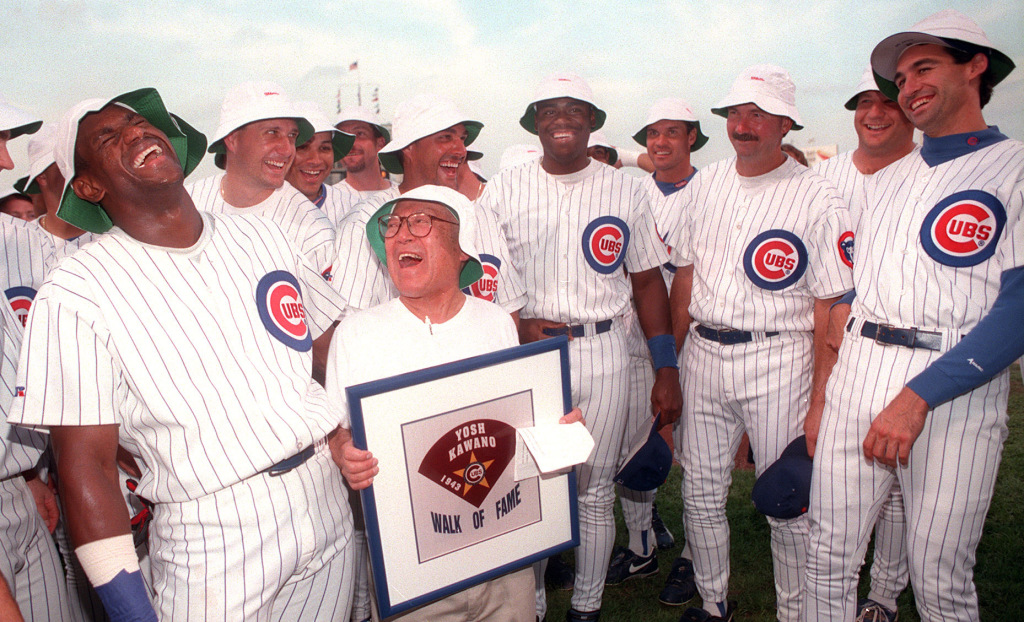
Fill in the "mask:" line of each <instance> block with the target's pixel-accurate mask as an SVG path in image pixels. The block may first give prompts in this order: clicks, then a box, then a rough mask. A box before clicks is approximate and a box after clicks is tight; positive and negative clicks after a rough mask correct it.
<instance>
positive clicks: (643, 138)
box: [633, 119, 708, 153]
mask: <svg viewBox="0 0 1024 622" xmlns="http://www.w3.org/2000/svg"><path fill="white" fill-rule="evenodd" d="M669 120H670V121H675V120H677V119H669ZM678 121H682V122H683V123H692V124H693V125H694V127H695V128H696V129H697V138H696V140H694V141H693V145H692V146H691V147H690V153H693V152H694V151H697V150H698V149H700V148H701V147H703V146H704V145H706V144H708V137H707V136H705V135H704V132H702V131H700V121H684V120H682V119H678ZM647 127H648V126H647V125H645V126H643V128H641V130H640V131H639V132H637V133H636V134H633V140H635V141H636V142H638V143H640V144H641V145H643V146H644V147H646V146H647Z"/></svg>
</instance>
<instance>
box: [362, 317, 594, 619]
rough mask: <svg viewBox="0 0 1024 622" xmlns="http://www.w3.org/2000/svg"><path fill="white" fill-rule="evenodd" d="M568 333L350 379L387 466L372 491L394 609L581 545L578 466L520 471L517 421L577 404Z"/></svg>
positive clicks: (385, 590) (380, 573) (384, 598)
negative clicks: (384, 375)
mask: <svg viewBox="0 0 1024 622" xmlns="http://www.w3.org/2000/svg"><path fill="white" fill-rule="evenodd" d="M567 343H568V342H567V341H566V339H565V338H564V337H561V338H555V339H546V340H543V341H540V342H537V343H532V344H528V345H525V346H518V347H515V348H509V349H507V350H501V351H499V352H494V353H491V354H486V355H483V356H478V357H474V358H470V359H466V360H463V361H457V362H454V363H449V364H447V365H440V366H437V367H431V368H428V369H424V370H420V371H415V372H411V373H407V374H401V375H399V376H394V377H391V378H385V379H383V380H377V381H374V382H368V383H365V384H361V385H356V386H353V387H348V388H347V389H346V392H347V394H348V400H349V407H350V412H351V418H352V436H353V441H354V443H355V445H356V446H357V447H359V448H362V449H369V450H370V451H371V452H373V454H374V456H375V457H376V458H377V460H378V463H379V467H380V472H379V474H378V475H377V476H376V477H375V478H374V483H373V485H372V486H371V487H370V488H368V489H366V490H363V491H361V495H362V502H363V514H364V519H365V522H366V532H367V541H368V543H369V547H370V561H371V567H372V570H373V578H374V596H375V598H376V600H377V606H378V608H379V610H380V613H381V615H382V616H383V617H388V616H391V615H394V614H396V613H401V612H403V611H407V610H409V609H412V608H414V607H417V606H419V605H422V604H425V603H427V602H430V601H432V600H436V599H438V598H442V597H444V596H447V595H448V594H452V593H454V592H457V591H460V590H462V589H465V588H466V587H468V586H470V585H474V584H476V583H480V582H483V581H486V580H488V579H491V578H493V577H496V576H499V575H501V574H504V573H506V572H510V571H512V570H515V569H517V568H521V567H523V566H526V565H528V564H531V563H533V562H534V561H537V560H540V559H543V558H546V557H548V556H550V555H552V554H554V553H556V552H558V551H562V550H565V549H568V548H572V547H574V546H577V545H578V544H579V526H578V519H577V515H576V480H575V475H574V474H573V473H572V472H568V473H560V474H553V475H537V476H532V477H523V476H520V477H522V479H517V474H516V471H517V470H516V468H515V461H516V459H517V434H518V432H517V431H518V430H520V429H524V428H534V427H539V426H545V425H557V423H558V419H559V418H560V417H561V416H562V415H564V414H565V413H567V412H569V410H570V408H571V403H570V400H569V377H568V371H569V366H568V347H567ZM520 444H521V443H520ZM520 449H522V447H520ZM520 455H522V452H520Z"/></svg>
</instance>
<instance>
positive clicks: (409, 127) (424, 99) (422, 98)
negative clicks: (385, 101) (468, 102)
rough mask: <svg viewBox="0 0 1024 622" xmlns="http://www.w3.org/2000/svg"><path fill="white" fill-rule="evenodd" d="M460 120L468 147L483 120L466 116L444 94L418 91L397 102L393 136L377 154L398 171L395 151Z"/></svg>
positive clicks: (400, 171) (400, 168)
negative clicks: (420, 92) (416, 93)
mask: <svg viewBox="0 0 1024 622" xmlns="http://www.w3.org/2000/svg"><path fill="white" fill-rule="evenodd" d="M460 123H461V124H462V125H463V126H465V128H466V146H467V147H469V146H470V145H471V144H473V141H474V140H476V137H477V136H478V135H479V134H480V129H481V128H483V126H484V124H483V123H480V122H479V121H473V120H471V119H467V118H466V115H464V114H462V112H461V111H460V110H459V109H458V108H456V107H455V104H453V103H452V102H450V101H448V100H447V99H445V98H443V97H438V96H437V95H430V94H426V93H423V94H420V95H417V96H415V97H413V98H412V99H409V100H406V101H404V102H402V103H401V104H399V105H398V108H397V109H396V110H395V120H394V123H393V124H392V128H391V129H392V130H393V131H394V134H393V138H392V139H391V141H390V142H389V143H388V144H386V145H384V148H383V149H381V150H380V151H379V152H378V153H377V158H378V159H379V160H380V163H381V164H382V165H384V168H385V169H387V171H388V172H390V173H395V174H401V173H402V172H403V169H402V161H401V158H399V157H398V153H399V152H400V151H401V150H402V149H405V148H406V147H408V146H409V145H411V144H413V143H414V142H416V141H417V140H419V139H421V138H426V137H427V136H430V135H431V134H436V133H438V132H440V131H442V130H446V129H448V128H450V127H452V126H453V125H458V124H460Z"/></svg>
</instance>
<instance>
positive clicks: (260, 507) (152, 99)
mask: <svg viewBox="0 0 1024 622" xmlns="http://www.w3.org/2000/svg"><path fill="white" fill-rule="evenodd" d="M136 111H139V112H136ZM204 147H205V138H204V137H203V135H202V134H200V133H199V132H197V131H195V130H194V129H192V128H191V127H190V126H188V125H187V124H186V123H184V122H183V121H181V120H180V119H177V118H176V117H173V116H172V115H170V114H168V113H167V112H166V109H165V108H164V106H163V102H162V100H161V99H160V96H159V95H158V94H157V93H156V91H155V90H153V89H141V90H138V91H133V92H131V93H126V94H124V95H121V96H118V97H117V98H115V99H113V100H102V99H97V100H86V101H84V102H81V103H80V104H78V105H76V106H75V107H73V108H72V109H71V110H70V111H69V112H68V113H67V114H66V115H65V116H64V118H63V119H62V121H61V122H60V125H59V126H58V143H57V148H56V149H55V156H56V160H57V164H58V166H59V167H60V169H61V173H62V174H63V176H64V178H65V179H66V180H67V187H66V188H65V190H64V193H63V198H62V200H61V206H60V209H59V210H58V215H59V216H60V217H61V218H62V219H64V220H66V221H68V222H70V223H71V224H73V225H75V226H77V227H79V228H81V229H84V230H87V231H93V232H95V233H100V232H104V231H108V233H106V234H105V235H101V236H98V237H97V239H96V240H95V242H94V243H93V244H90V245H88V246H87V247H85V248H82V249H80V250H79V252H77V253H75V254H74V255H73V256H71V257H67V258H65V259H64V261H63V262H61V263H60V265H59V266H57V267H56V268H55V269H54V270H53V272H52V273H51V275H50V277H49V279H48V281H47V283H46V284H45V285H44V286H43V287H42V288H41V290H40V292H39V295H38V296H37V297H36V300H35V302H34V304H33V307H32V311H31V312H30V317H29V322H28V326H27V327H26V333H25V342H24V346H25V347H24V348H22V351H21V360H20V362H19V376H18V380H17V383H18V387H17V389H16V396H15V402H14V404H13V406H12V409H11V410H12V412H11V415H10V417H9V419H10V421H12V422H14V423H18V424H20V425H23V426H32V427H39V426H42V427H47V428H49V430H50V436H51V439H52V442H53V446H54V450H55V453H56V456H57V466H58V471H59V474H60V491H61V494H62V496H63V499H64V503H65V507H66V509H67V515H68V525H69V526H70V529H71V536H72V540H73V541H74V542H75V544H76V545H77V548H76V550H75V553H76V555H77V557H78V559H79V560H80V562H81V564H82V567H83V568H84V569H85V572H86V574H87V575H88V577H89V580H90V581H91V582H92V583H93V585H94V586H95V587H96V589H97V592H98V594H99V595H100V598H101V599H102V600H103V602H104V605H105V607H106V609H107V611H108V613H109V614H110V615H111V618H112V619H114V620H121V619H132V620H136V619H138V620H156V619H157V612H158V613H159V619H161V620H195V619H206V620H218V619H220V620H240V619H261V620H282V619H283V620H294V619H304V620H305V619H318V620H337V619H339V618H340V617H341V616H343V615H346V614H347V611H348V607H349V597H350V593H351V581H352V568H351V558H350V556H349V554H348V542H349V533H350V530H351V516H350V512H349V509H348V504H347V500H346V495H345V493H344V492H343V491H344V488H343V479H342V477H341V473H340V471H339V469H337V467H336V466H335V465H334V464H333V461H332V460H331V456H330V452H329V450H328V449H327V441H326V437H327V435H328V434H330V433H332V431H333V430H335V429H336V427H337V425H338V423H339V419H338V415H337V414H336V413H335V412H333V411H332V410H331V409H330V408H329V407H328V406H327V402H326V395H325V394H324V392H323V390H322V388H321V387H320V385H318V384H317V383H316V382H314V381H313V380H312V377H311V373H312V364H313V355H312V351H314V350H318V349H326V346H327V345H328V342H327V341H326V340H325V339H324V338H323V332H324V331H325V329H326V328H327V327H328V326H330V325H331V323H332V322H333V321H335V320H336V319H337V318H338V317H339V316H340V314H341V311H342V308H343V307H344V302H343V301H341V300H340V299H339V298H338V297H337V294H336V293H335V292H334V291H333V290H332V289H331V288H330V285H329V284H327V283H326V282H325V281H324V280H323V279H322V278H321V277H320V276H319V272H318V271H317V270H316V269H315V268H313V267H311V266H310V265H309V264H308V263H307V261H306V260H305V256H304V254H303V253H301V252H300V251H299V249H298V248H296V247H295V245H293V244H292V242H291V240H290V237H289V236H287V235H286V234H285V232H284V230H283V229H282V228H281V227H280V226H279V225H277V224H276V223H274V222H272V221H269V220H267V219H263V218H258V217H249V216H235V217H225V216H221V215H218V214H211V213H208V212H199V211H198V210H197V209H196V207H195V205H194V204H193V202H192V199H191V197H190V196H189V194H188V193H187V191H186V190H185V188H184V185H183V180H184V177H185V175H186V174H187V173H188V172H191V171H192V170H193V169H194V168H195V166H196V165H197V164H198V163H199V161H200V160H201V158H202V154H203V151H204ZM140 197H143V198H141V199H140ZM226 277H230V278H226ZM314 336H317V337H318V338H317V339H316V340H314V339H313V338H314ZM323 356H324V357H326V353H324V354H323ZM119 444H121V445H123V446H124V447H126V448H128V449H129V451H131V452H132V453H133V454H134V456H135V457H136V459H137V460H138V461H139V463H140V464H141V465H144V468H143V474H142V478H141V480H140V482H139V488H138V492H139V494H140V496H142V497H144V498H147V499H150V500H151V501H153V502H154V504H155V505H154V516H153V523H152V526H151V528H150V554H151V572H152V583H153V588H154V589H153V591H154V593H155V597H154V600H153V602H152V604H151V603H150V599H149V596H148V594H147V592H146V588H145V585H144V582H143V579H142V576H141V573H140V571H139V566H138V560H137V558H136V555H135V549H134V546H133V541H132V537H131V534H130V532H129V522H128V513H127V512H126V510H125V506H124V504H123V501H122V500H121V494H120V490H119V482H118V476H117V469H116V467H115V463H116V453H117V447H118V445H119Z"/></svg>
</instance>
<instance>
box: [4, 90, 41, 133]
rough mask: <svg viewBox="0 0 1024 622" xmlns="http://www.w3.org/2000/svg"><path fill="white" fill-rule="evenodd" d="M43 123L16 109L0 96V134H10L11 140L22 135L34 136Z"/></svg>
mask: <svg viewBox="0 0 1024 622" xmlns="http://www.w3.org/2000/svg"><path fill="white" fill-rule="evenodd" d="M42 125H43V122H42V121H40V120H39V119H37V118H35V117H34V116H33V115H31V114H29V113H27V112H25V111H24V110H22V109H21V108H16V107H14V106H12V105H10V104H9V103H7V100H6V99H4V98H3V96H0V132H4V131H6V132H10V133H11V138H17V137H18V136H21V135H22V134H34V133H35V132H37V131H38V130H39V128H40V127H41V126H42Z"/></svg>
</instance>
